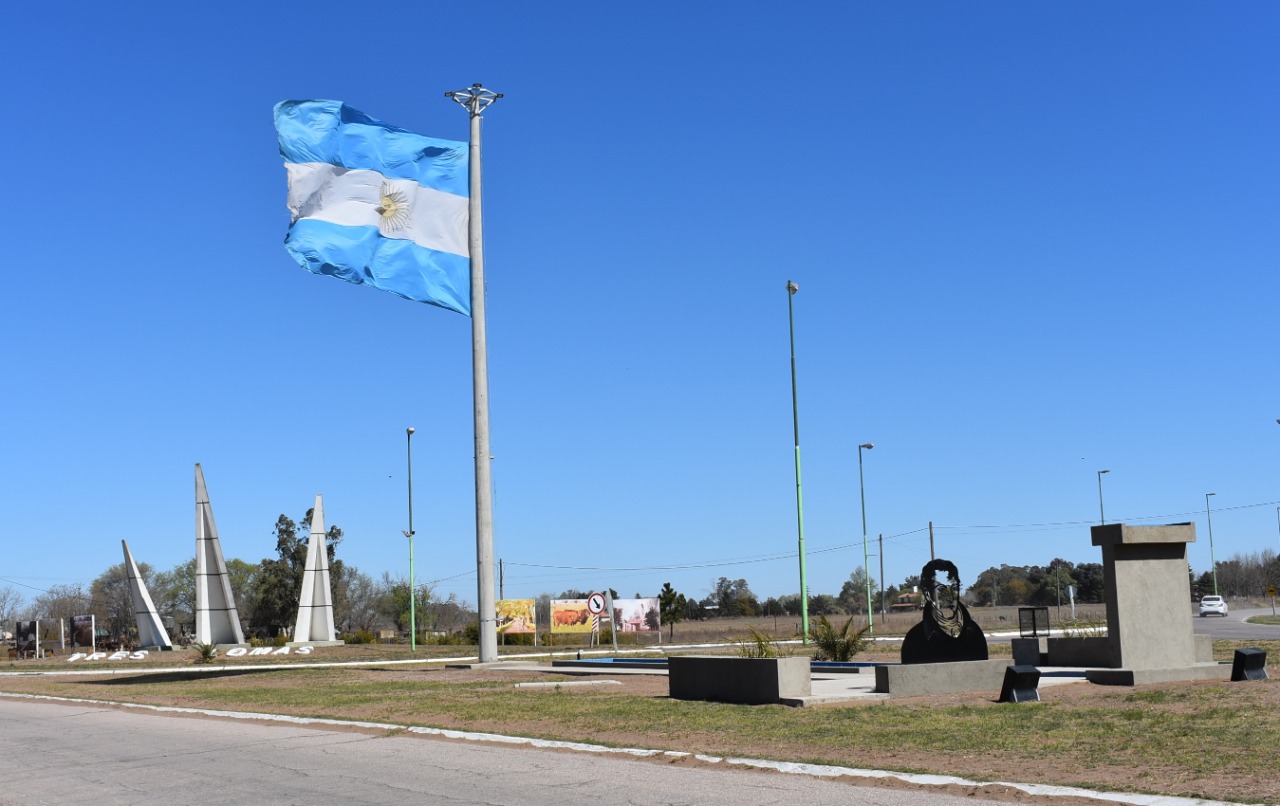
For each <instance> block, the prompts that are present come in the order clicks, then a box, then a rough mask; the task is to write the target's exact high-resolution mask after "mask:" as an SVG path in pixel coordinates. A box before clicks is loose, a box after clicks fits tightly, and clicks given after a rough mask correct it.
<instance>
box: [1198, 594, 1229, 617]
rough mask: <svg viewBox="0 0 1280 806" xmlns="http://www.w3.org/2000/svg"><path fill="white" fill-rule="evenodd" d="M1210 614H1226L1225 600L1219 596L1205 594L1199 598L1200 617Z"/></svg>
mask: <svg viewBox="0 0 1280 806" xmlns="http://www.w3.org/2000/svg"><path fill="white" fill-rule="evenodd" d="M1210 614H1213V615H1218V616H1225V615H1227V600H1226V599H1223V598H1222V597H1221V596H1206V597H1204V598H1203V599H1201V600H1200V617H1201V618H1204V617H1205V616H1208V615H1210Z"/></svg>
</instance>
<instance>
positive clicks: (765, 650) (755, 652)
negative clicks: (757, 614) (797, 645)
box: [738, 627, 778, 658]
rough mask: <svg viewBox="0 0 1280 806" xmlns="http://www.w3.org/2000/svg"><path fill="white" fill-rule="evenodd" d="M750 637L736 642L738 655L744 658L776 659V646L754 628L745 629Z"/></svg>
mask: <svg viewBox="0 0 1280 806" xmlns="http://www.w3.org/2000/svg"><path fill="white" fill-rule="evenodd" d="M747 629H748V630H749V631H750V632H751V635H750V636H749V637H747V638H743V639H741V640H739V641H738V654H739V655H740V656H741V657H744V658H776V657H778V645H777V644H775V643H774V642H773V641H772V639H770V638H769V636H767V635H765V634H764V633H761V632H760V631H759V630H757V629H756V628H755V627H747Z"/></svg>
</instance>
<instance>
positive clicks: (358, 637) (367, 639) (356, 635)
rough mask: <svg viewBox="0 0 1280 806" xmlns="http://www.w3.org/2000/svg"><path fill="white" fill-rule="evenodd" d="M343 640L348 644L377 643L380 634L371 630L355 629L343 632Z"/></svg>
mask: <svg viewBox="0 0 1280 806" xmlns="http://www.w3.org/2000/svg"><path fill="white" fill-rule="evenodd" d="M342 640H343V641H346V642H347V643H348V644H376V643H377V642H378V636H376V635H374V634H373V632H372V631H371V630H355V631H354V632H348V633H343V634H342Z"/></svg>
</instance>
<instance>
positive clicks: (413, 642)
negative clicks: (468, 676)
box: [404, 428, 418, 652]
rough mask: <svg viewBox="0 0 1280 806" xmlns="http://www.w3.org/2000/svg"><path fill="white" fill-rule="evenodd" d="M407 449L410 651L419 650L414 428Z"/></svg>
mask: <svg viewBox="0 0 1280 806" xmlns="http://www.w3.org/2000/svg"><path fill="white" fill-rule="evenodd" d="M405 442H406V446H405V447H406V450H407V451H408V467H409V531H407V532H405V533H404V536H405V537H407V538H409V651H410V652H417V651H418V624H417V614H416V613H415V610H416V609H417V600H418V592H417V591H416V590H414V588H416V587H417V583H416V580H415V579H414V576H413V429H412V428H406V429H405Z"/></svg>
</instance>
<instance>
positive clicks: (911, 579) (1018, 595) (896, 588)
mask: <svg viewBox="0 0 1280 806" xmlns="http://www.w3.org/2000/svg"><path fill="white" fill-rule="evenodd" d="M1187 570H1188V580H1189V584H1190V586H1191V594H1192V597H1193V598H1195V599H1199V597H1201V596H1204V595H1207V594H1211V593H1213V592H1214V574H1213V573H1212V572H1211V571H1205V572H1204V573H1202V574H1200V575H1199V576H1196V574H1195V572H1194V571H1193V570H1192V569H1191V568H1190V566H1188V569H1187ZM1270 585H1277V586H1280V555H1277V554H1276V552H1274V551H1272V550H1271V549H1265V550H1263V551H1261V552H1255V553H1252V554H1237V555H1235V556H1233V557H1232V558H1231V559H1230V560H1226V561H1223V562H1219V563H1218V564H1217V592H1218V593H1219V594H1221V595H1223V596H1227V597H1228V598H1239V597H1246V596H1262V595H1263V594H1264V593H1265V591H1266V590H1267V587H1268V586H1270ZM919 586H920V577H919V576H915V575H912V576H908V577H907V578H906V579H904V580H903V581H902V582H901V583H900V584H897V585H889V586H887V587H886V588H885V590H884V591H883V594H882V592H881V591H880V586H879V584H877V582H876V580H875V579H874V578H872V579H870V580H868V579H867V578H866V577H865V576H864V574H863V571H862V569H861V568H859V569H856V570H855V571H854V572H853V573H852V574H850V575H849V579H848V580H847V581H846V582H845V583H844V585H843V587H841V589H840V593H839V595H837V596H832V595H829V594H816V595H811V596H810V597H809V603H808V604H809V613H810V615H815V616H817V615H825V616H830V615H842V614H844V615H850V614H852V615H864V614H865V613H866V612H867V591H868V589H869V590H870V592H871V597H870V598H871V610H872V611H873V612H878V611H879V610H880V609H881V606H882V604H883V606H884V607H885V609H888V607H889V605H891V604H892V603H894V602H896V601H897V600H898V599H899V598H900V597H903V596H908V595H909V597H910V598H911V599H912V600H918V591H919ZM1069 587H1074V588H1075V601H1076V602H1078V603H1081V604H1101V603H1102V602H1105V601H1106V593H1107V592H1106V584H1105V580H1104V578H1103V568H1102V563H1073V562H1071V561H1069V560H1064V559H1062V558H1060V557H1055V558H1054V559H1053V560H1052V561H1051V562H1049V564H1048V565H1021V566H1015V565H1000V566H999V567H995V566H993V567H991V568H988V569H986V570H985V571H983V572H982V573H980V574H978V576H977V578H976V579H975V580H974V582H973V584H972V585H969V586H968V587H967V588H966V589H965V592H964V599H965V601H966V602H967V603H968V604H970V605H972V606H979V607H992V606H1019V605H1021V606H1054V605H1060V604H1064V603H1066V602H1067V601H1069V599H1070V596H1069V591H1068V588H1069ZM659 597H660V599H661V600H662V605H663V606H662V621H663V623H664V624H670V623H672V618H673V617H674V616H676V615H678V616H679V619H683V618H689V619H707V618H716V617H729V616H784V615H785V616H798V615H800V596H799V595H798V594H788V595H783V596H778V597H770V598H767V599H764V600H763V601H762V600H761V599H760V598H759V597H758V596H756V594H755V593H753V592H752V590H751V587H750V586H749V585H748V584H747V581H746V580H745V579H729V578H728V577H720V578H719V579H718V580H716V581H715V582H714V583H712V590H711V593H709V594H708V595H707V596H706V597H704V598H703V599H700V600H699V599H692V598H688V597H686V596H684V595H683V594H680V593H678V592H677V591H674V590H672V589H671V584H670V583H667V585H666V586H665V587H664V588H663V591H662V593H661V594H660V595H659ZM679 619H676V620H679Z"/></svg>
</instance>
